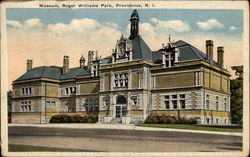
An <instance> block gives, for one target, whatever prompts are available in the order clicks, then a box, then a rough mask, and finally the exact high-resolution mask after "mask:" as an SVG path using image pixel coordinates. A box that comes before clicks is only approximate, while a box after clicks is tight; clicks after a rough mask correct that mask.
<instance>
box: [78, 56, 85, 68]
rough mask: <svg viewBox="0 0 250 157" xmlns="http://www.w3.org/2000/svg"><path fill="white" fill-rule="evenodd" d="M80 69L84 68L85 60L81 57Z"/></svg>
mask: <svg viewBox="0 0 250 157" xmlns="http://www.w3.org/2000/svg"><path fill="white" fill-rule="evenodd" d="M79 61H80V67H81V68H84V66H85V58H84V57H83V55H82V57H81V58H80V60H79Z"/></svg>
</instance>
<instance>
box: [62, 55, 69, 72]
mask: <svg viewBox="0 0 250 157" xmlns="http://www.w3.org/2000/svg"><path fill="white" fill-rule="evenodd" d="M68 70H69V56H64V57H63V74H66V73H67V72H68Z"/></svg>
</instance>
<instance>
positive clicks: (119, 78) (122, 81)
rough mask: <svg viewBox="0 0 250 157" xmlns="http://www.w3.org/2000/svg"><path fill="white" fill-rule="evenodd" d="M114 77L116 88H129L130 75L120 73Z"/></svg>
mask: <svg viewBox="0 0 250 157" xmlns="http://www.w3.org/2000/svg"><path fill="white" fill-rule="evenodd" d="M114 76H115V77H114V85H115V87H128V73H119V74H115V75H114Z"/></svg>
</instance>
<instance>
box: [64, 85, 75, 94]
mask: <svg viewBox="0 0 250 157" xmlns="http://www.w3.org/2000/svg"><path fill="white" fill-rule="evenodd" d="M72 94H76V87H75V86H71V87H65V95H72Z"/></svg>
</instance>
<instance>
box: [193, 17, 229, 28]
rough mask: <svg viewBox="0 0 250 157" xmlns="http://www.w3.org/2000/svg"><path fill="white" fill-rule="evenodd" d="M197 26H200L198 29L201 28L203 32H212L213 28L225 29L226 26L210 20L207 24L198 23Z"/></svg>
mask: <svg viewBox="0 0 250 157" xmlns="http://www.w3.org/2000/svg"><path fill="white" fill-rule="evenodd" d="M196 24H197V25H198V27H200V28H201V29H203V30H210V29H213V28H223V27H224V25H223V24H221V23H220V22H219V21H218V20H216V19H209V20H207V21H206V22H197V23H196Z"/></svg>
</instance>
